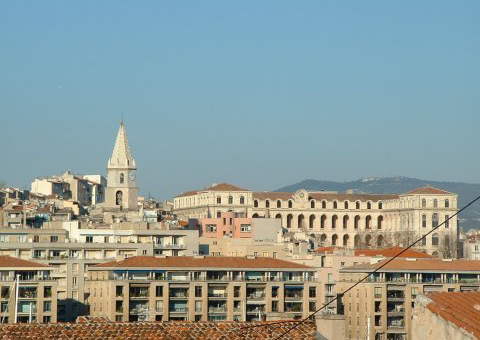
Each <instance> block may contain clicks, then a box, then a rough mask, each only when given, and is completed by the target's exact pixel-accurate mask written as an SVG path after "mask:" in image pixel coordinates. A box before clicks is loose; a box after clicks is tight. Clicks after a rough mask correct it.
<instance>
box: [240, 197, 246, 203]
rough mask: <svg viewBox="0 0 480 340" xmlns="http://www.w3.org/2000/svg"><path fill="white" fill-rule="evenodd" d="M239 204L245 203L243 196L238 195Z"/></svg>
mask: <svg viewBox="0 0 480 340" xmlns="http://www.w3.org/2000/svg"><path fill="white" fill-rule="evenodd" d="M240 204H245V197H243V196H240Z"/></svg>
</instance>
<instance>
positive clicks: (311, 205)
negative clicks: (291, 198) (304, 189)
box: [310, 200, 315, 209]
mask: <svg viewBox="0 0 480 340" xmlns="http://www.w3.org/2000/svg"><path fill="white" fill-rule="evenodd" d="M310 208H312V209H315V201H314V200H311V201H310Z"/></svg>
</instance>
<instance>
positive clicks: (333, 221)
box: [332, 215, 338, 229]
mask: <svg viewBox="0 0 480 340" xmlns="http://www.w3.org/2000/svg"><path fill="white" fill-rule="evenodd" d="M337 219H338V217H337V215H333V216H332V229H335V228H336V227H337Z"/></svg>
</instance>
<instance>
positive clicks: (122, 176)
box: [120, 173, 125, 183]
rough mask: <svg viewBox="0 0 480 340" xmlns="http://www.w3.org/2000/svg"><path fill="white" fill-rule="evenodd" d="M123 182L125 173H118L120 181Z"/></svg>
mask: <svg viewBox="0 0 480 340" xmlns="http://www.w3.org/2000/svg"><path fill="white" fill-rule="evenodd" d="M123 182H125V175H124V174H123V173H121V174H120V183H123Z"/></svg>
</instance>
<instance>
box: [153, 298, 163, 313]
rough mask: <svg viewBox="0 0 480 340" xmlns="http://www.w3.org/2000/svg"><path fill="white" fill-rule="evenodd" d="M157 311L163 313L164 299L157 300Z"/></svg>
mask: <svg viewBox="0 0 480 340" xmlns="http://www.w3.org/2000/svg"><path fill="white" fill-rule="evenodd" d="M155 311H156V312H157V313H162V312H163V301H162V300H158V301H155Z"/></svg>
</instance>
